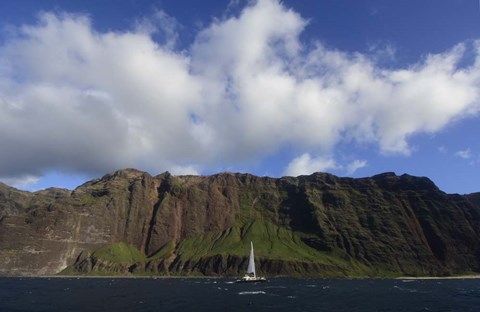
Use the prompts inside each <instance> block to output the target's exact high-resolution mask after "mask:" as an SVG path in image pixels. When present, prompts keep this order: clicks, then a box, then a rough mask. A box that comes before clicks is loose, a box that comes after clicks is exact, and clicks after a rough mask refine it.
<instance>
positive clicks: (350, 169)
mask: <svg viewBox="0 0 480 312" xmlns="http://www.w3.org/2000/svg"><path fill="white" fill-rule="evenodd" d="M366 166H367V161H366V160H358V159H356V160H354V161H352V162H351V163H349V164H348V165H347V174H353V173H355V171H357V170H358V169H361V168H364V167H366Z"/></svg>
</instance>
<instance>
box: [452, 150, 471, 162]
mask: <svg viewBox="0 0 480 312" xmlns="http://www.w3.org/2000/svg"><path fill="white" fill-rule="evenodd" d="M455 156H457V157H460V158H463V159H470V158H472V151H471V150H470V149H469V148H467V149H465V150H462V151H458V152H456V153H455Z"/></svg>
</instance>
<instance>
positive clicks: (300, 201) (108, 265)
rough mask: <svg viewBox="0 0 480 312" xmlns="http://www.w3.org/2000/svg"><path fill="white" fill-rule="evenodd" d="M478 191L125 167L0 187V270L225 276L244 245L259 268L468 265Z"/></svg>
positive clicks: (303, 270) (425, 271)
mask: <svg viewBox="0 0 480 312" xmlns="http://www.w3.org/2000/svg"><path fill="white" fill-rule="evenodd" d="M479 198H480V197H479V196H478V193H476V194H471V195H465V196H461V195H449V194H445V193H444V192H442V191H440V190H439V189H438V188H437V187H436V186H435V185H434V184H433V182H432V181H430V180H429V179H427V178H421V177H412V176H409V175H402V176H397V175H395V174H393V173H385V174H381V175H377V176H374V177H371V178H363V179H351V178H339V177H335V176H333V175H329V174H323V173H316V174H313V175H310V176H300V177H298V178H293V177H284V178H280V179H273V178H268V177H256V176H252V175H248V174H231V173H223V174H218V175H213V176H172V175H170V174H169V173H164V174H161V175H159V176H156V177H152V176H150V175H148V174H147V173H144V172H140V171H137V170H134V169H126V170H120V171H117V172H115V173H112V174H108V175H106V176H104V177H103V178H101V179H97V180H94V181H90V182H87V183H85V184H84V185H82V186H80V187H78V188H77V189H76V190H74V191H73V192H69V191H67V190H58V189H50V190H46V191H41V192H36V193H28V192H20V191H17V190H14V189H12V188H9V187H7V186H1V187H0V236H1V237H2V239H1V240H0V260H2V259H3V260H5V263H6V264H5V265H4V266H3V267H0V272H2V273H4V274H27V273H33V274H46V273H56V272H59V271H61V270H63V269H65V268H66V267H67V266H68V268H67V269H66V271H63V272H64V273H76V274H161V275H167V274H168V275H231V276H233V275H239V274H243V271H244V269H245V267H246V258H247V255H248V250H249V243H250V241H253V242H254V244H255V251H256V256H257V259H258V263H257V267H258V269H259V271H260V272H262V273H263V274H267V275H289V276H399V275H417V276H421V275H449V274H458V273H463V272H470V271H476V272H478V271H480V234H479V233H480V199H479ZM26 257H28V258H26ZM45 263H48V265H45Z"/></svg>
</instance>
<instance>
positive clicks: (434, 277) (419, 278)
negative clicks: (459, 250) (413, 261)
mask: <svg viewBox="0 0 480 312" xmlns="http://www.w3.org/2000/svg"><path fill="white" fill-rule="evenodd" d="M395 279H401V280H455V279H480V274H478V275H477V274H475V275H456V276H401V277H396V278H395Z"/></svg>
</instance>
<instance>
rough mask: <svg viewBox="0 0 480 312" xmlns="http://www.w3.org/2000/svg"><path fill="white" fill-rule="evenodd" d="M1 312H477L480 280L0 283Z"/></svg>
mask: <svg viewBox="0 0 480 312" xmlns="http://www.w3.org/2000/svg"><path fill="white" fill-rule="evenodd" d="M0 311H2V312H4V311H115V312H119V311H276V312H282V311H289V312H291V311H335V312H336V311H349V312H350V311H480V279H477V280H423V281H420V280H415V281H402V280H301V279H273V280H270V281H268V282H267V283H263V284H256V285H250V284H234V283H233V282H232V280H227V279H179V278H177V279H100V278H98V279H97V278H82V279H76V278H71V279H70V278H51V279H47V278H0Z"/></svg>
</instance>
